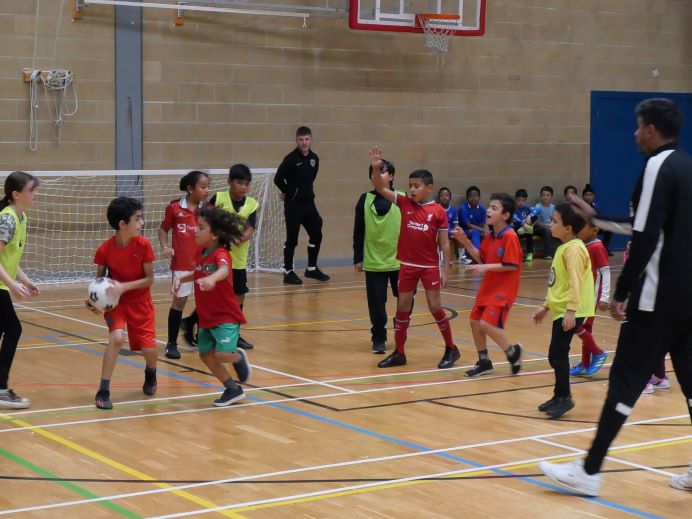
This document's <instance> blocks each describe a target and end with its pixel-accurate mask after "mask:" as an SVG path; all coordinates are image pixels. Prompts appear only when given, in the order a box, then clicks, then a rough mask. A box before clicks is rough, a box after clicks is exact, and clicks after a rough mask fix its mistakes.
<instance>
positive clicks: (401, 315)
mask: <svg viewBox="0 0 692 519" xmlns="http://www.w3.org/2000/svg"><path fill="white" fill-rule="evenodd" d="M410 316H411V312H401V311H399V310H397V311H396V316H395V318H394V343H395V344H396V351H398V352H399V353H401V354H402V355H403V353H404V344H406V337H407V335H408V323H409V321H410Z"/></svg>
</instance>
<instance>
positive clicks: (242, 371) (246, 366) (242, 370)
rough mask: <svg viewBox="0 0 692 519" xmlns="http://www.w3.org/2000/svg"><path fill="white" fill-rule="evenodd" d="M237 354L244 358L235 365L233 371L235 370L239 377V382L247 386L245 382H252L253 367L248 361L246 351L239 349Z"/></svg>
mask: <svg viewBox="0 0 692 519" xmlns="http://www.w3.org/2000/svg"><path fill="white" fill-rule="evenodd" d="M236 352H237V353H238V355H240V356H241V357H242V359H240V360H239V361H238V362H234V363H233V369H235V372H236V375H238V382H240V383H241V384H245V382H247V381H248V380H250V376H251V375H252V367H251V366H250V363H249V362H248V361H247V353H245V350H240V349H238V350H236Z"/></svg>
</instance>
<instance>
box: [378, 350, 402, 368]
mask: <svg viewBox="0 0 692 519" xmlns="http://www.w3.org/2000/svg"><path fill="white" fill-rule="evenodd" d="M405 364H406V354H404V353H399V352H398V351H397V350H394V353H392V354H391V355H389V356H388V357H386V358H385V359H384V360H381V361H380V362H378V363H377V367H378V368H393V367H394V366H403V365H405Z"/></svg>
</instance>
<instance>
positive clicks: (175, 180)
mask: <svg viewBox="0 0 692 519" xmlns="http://www.w3.org/2000/svg"><path fill="white" fill-rule="evenodd" d="M188 171H189V170H129V171H125V170H117V171H115V170H113V171H32V172H30V173H31V174H32V175H35V176H37V177H38V178H39V179H40V180H41V184H40V187H39V191H38V197H37V200H36V202H35V204H34V206H33V207H32V208H31V209H30V210H29V211H28V214H29V227H28V230H27V234H28V236H27V244H26V248H25V249H24V256H23V258H22V269H24V271H25V272H26V273H27V274H28V275H29V277H30V278H32V280H35V281H36V282H40V283H70V282H75V281H84V280H87V279H91V278H93V276H94V273H95V272H96V267H95V265H94V264H93V257H94V253H95V252H96V249H97V247H98V246H99V245H100V244H101V243H102V242H103V241H104V240H106V239H107V238H108V237H109V236H111V235H112V234H113V229H112V228H111V227H110V226H109V225H108V222H107V221H106V208H107V206H108V203H109V202H110V201H111V200H112V199H113V198H115V197H116V196H121V195H123V196H131V197H133V198H137V199H139V200H141V201H142V203H143V204H144V222H145V225H144V235H145V236H146V237H147V238H148V239H149V241H151V244H152V246H153V247H154V251H155V252H156V260H155V262H154V275H155V276H157V277H162V276H168V275H169V274H170V269H169V264H170V261H169V260H167V259H165V258H164V257H163V256H162V255H161V254H160V252H159V250H160V247H159V240H158V229H159V225H160V224H161V221H162V220H163V215H164V210H165V208H166V206H167V205H168V203H169V202H170V201H171V200H175V199H177V198H180V197H181V196H183V194H184V193H183V192H182V191H180V189H179V182H180V178H181V177H182V176H183V175H185V174H186V173H187V172H188ZM201 171H205V172H206V173H208V174H209V176H210V180H211V182H210V186H209V193H210V194H209V196H210V198H211V196H212V194H213V193H215V192H217V191H221V190H224V189H228V170H227V169H209V170H201ZM275 173H276V170H274V169H254V170H252V182H251V183H250V193H249V196H252V197H253V198H255V199H256V200H257V201H258V202H259V204H260V206H259V208H258V210H257V229H256V232H255V235H254V236H253V238H252V240H251V241H250V252H249V254H248V266H247V268H248V271H276V272H280V271H281V268H282V266H283V243H284V241H285V239H286V231H285V226H284V223H283V204H282V202H281V201H280V200H279V197H278V195H279V191H278V189H276V186H274V182H273V180H274V174H275ZM8 174H9V172H0V183H2V184H4V179H5V177H6V176H7V175H8ZM169 243H170V236H169Z"/></svg>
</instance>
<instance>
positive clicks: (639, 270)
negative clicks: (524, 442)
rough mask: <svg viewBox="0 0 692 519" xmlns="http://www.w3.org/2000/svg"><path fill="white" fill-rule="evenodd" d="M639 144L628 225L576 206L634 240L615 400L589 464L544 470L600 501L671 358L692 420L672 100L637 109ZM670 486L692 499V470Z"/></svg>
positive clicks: (690, 286) (683, 164)
mask: <svg viewBox="0 0 692 519" xmlns="http://www.w3.org/2000/svg"><path fill="white" fill-rule="evenodd" d="M636 114H637V131H636V132H635V134H634V135H635V140H636V142H637V145H638V146H639V150H640V151H641V152H642V153H643V154H644V155H645V156H646V165H645V167H644V170H643V171H642V173H641V175H640V176H639V180H638V181H637V184H636V186H635V188H634V192H633V194H632V201H631V208H630V213H631V214H630V216H631V219H630V220H629V222H623V221H620V222H618V221H617V220H616V219H612V218H607V217H604V216H602V215H599V214H595V213H593V212H592V211H593V210H592V209H591V208H590V207H589V206H588V205H587V204H586V203H584V202H583V201H580V200H574V203H575V204H576V205H577V206H578V207H579V208H580V209H581V210H582V211H583V212H584V213H585V215H586V216H588V217H590V218H591V219H592V220H593V222H594V223H595V224H596V225H597V226H598V227H600V228H601V229H603V230H607V231H613V232H620V233H630V234H631V235H632V244H631V246H630V255H629V259H628V260H627V262H626V263H625V266H624V268H623V270H622V273H621V274H620V277H619V278H618V280H617V284H616V288H615V292H614V294H613V298H612V301H611V308H610V312H611V315H612V316H613V318H615V319H617V320H620V321H624V322H623V324H622V326H621V328H620V335H619V337H618V344H617V350H616V353H615V360H614V361H613V365H612V367H611V370H610V380H609V387H608V395H607V397H606V401H605V404H604V405H603V411H602V414H601V418H600V421H599V423H598V430H597V432H596V437H595V438H594V441H593V444H592V445H591V448H590V449H589V452H588V455H587V457H586V458H585V459H584V460H577V461H574V462H571V463H564V464H558V465H553V464H550V463H547V462H541V464H540V467H541V469H542V470H543V471H544V472H545V474H546V475H547V476H548V477H549V478H551V479H553V480H554V481H556V482H558V483H560V484H562V485H564V486H566V487H568V488H570V489H572V490H574V491H576V492H578V493H580V494H585V495H589V496H596V495H598V493H599V491H600V487H601V476H600V470H601V465H602V463H603V460H604V458H605V456H606V454H607V452H608V449H609V447H610V445H611V443H612V442H613V440H614V439H615V436H617V434H618V432H619V431H620V428H621V427H622V425H623V424H624V423H625V420H626V419H627V417H628V416H629V414H630V413H631V411H632V408H633V407H634V405H635V403H636V401H637V399H638V398H639V395H640V394H641V392H642V390H643V389H644V386H645V385H646V383H647V381H648V379H649V376H650V375H651V373H652V372H653V371H654V369H655V368H656V366H657V364H658V363H660V362H661V361H662V360H663V358H664V357H665V355H666V353H667V352H670V357H671V359H672V361H673V367H674V369H675V374H676V376H677V379H678V382H679V384H680V387H681V389H682V392H683V394H684V395H685V399H686V401H687V407H688V409H689V412H690V417H691V418H692V241H690V229H692V158H690V156H689V155H687V153H685V152H684V151H683V150H681V149H680V148H679V147H678V144H677V140H678V137H679V135H680V128H681V125H682V113H681V111H680V109H679V108H678V106H677V105H676V104H675V103H674V102H673V101H671V100H669V99H647V100H645V101H642V102H641V103H639V105H638V106H637V109H636ZM670 485H671V486H672V487H674V488H678V489H681V490H689V491H692V468H690V471H689V472H688V473H687V474H684V475H682V476H675V477H673V478H672V479H671V480H670Z"/></svg>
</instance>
